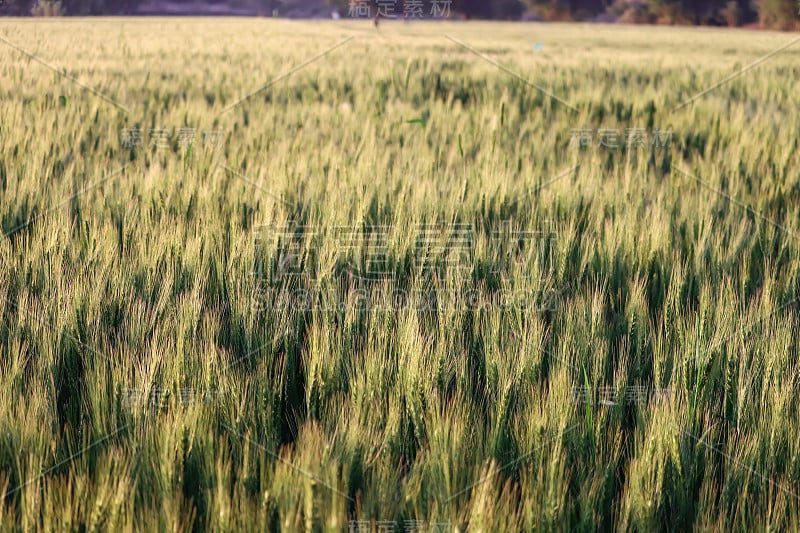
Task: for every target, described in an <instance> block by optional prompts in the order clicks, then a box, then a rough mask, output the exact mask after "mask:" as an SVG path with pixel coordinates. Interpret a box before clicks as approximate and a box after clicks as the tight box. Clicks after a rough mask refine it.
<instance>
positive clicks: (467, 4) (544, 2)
mask: <svg viewBox="0 0 800 533" xmlns="http://www.w3.org/2000/svg"><path fill="white" fill-rule="evenodd" d="M163 1H169V3H170V4H172V5H176V4H197V3H198V2H203V3H206V4H224V5H226V6H230V7H231V8H239V9H243V8H244V9H249V10H250V11H251V12H252V13H253V14H261V15H264V16H270V15H271V14H273V13H277V14H278V15H281V14H291V15H292V16H303V13H304V12H306V11H307V12H308V13H309V16H310V15H311V14H314V15H317V16H319V14H320V13H321V12H322V13H324V8H325V7H326V4H327V6H328V8H330V9H333V8H336V9H337V10H338V12H339V13H340V16H342V17H347V16H350V15H351V14H353V13H356V12H357V13H358V14H359V16H365V15H364V14H365V13H366V14H367V15H366V16H374V14H375V13H377V12H378V11H381V10H383V11H388V12H391V13H392V14H393V15H394V16H399V17H403V16H404V15H407V14H408V13H409V11H412V12H413V17H412V18H419V17H420V16H422V17H425V18H429V17H431V16H443V15H445V14H446V15H447V16H449V17H451V18H467V19H500V20H519V19H521V18H534V19H540V20H574V21H581V20H607V21H614V20H619V21H622V22H633V23H654V24H703V25H728V26H738V25H743V24H749V23H754V22H759V21H760V22H761V23H762V24H763V25H764V26H766V27H771V28H780V29H800V16H798V10H800V5H798V2H797V0H163ZM143 2H148V4H150V5H151V6H152V5H156V6H157V5H158V2H159V0H4V1H2V3H0V14H4V15H30V14H32V13H33V14H39V15H63V14H66V15H128V14H135V13H137V12H138V11H139V8H140V6H141V5H142V3H143ZM42 6H44V7H42ZM48 6H50V7H51V8H48ZM52 6H56V7H57V9H52ZM156 9H157V8H156Z"/></svg>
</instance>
